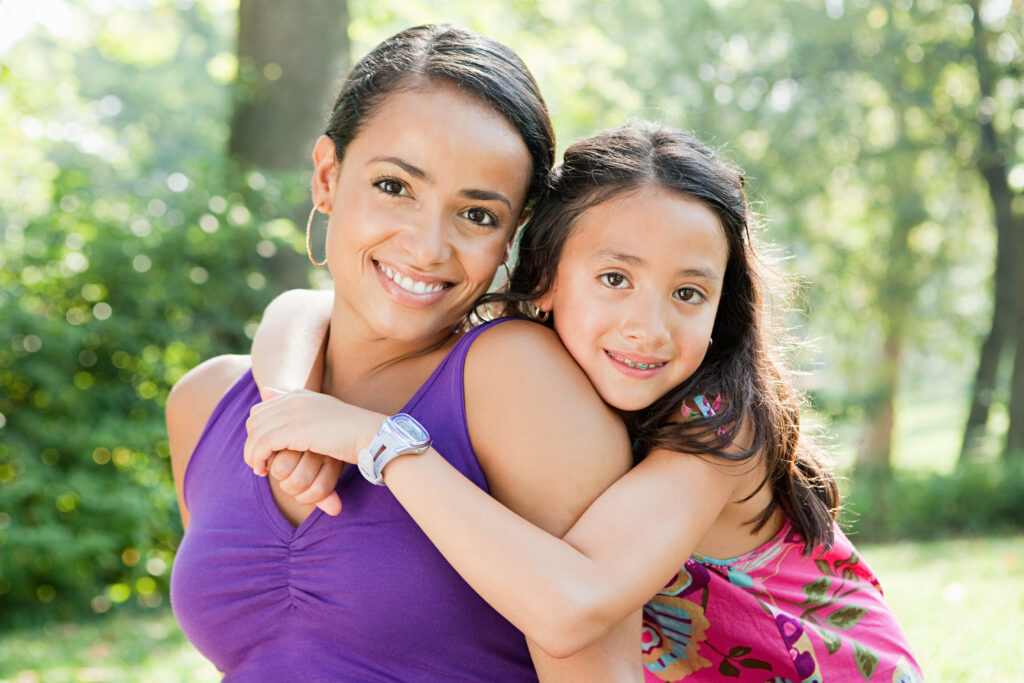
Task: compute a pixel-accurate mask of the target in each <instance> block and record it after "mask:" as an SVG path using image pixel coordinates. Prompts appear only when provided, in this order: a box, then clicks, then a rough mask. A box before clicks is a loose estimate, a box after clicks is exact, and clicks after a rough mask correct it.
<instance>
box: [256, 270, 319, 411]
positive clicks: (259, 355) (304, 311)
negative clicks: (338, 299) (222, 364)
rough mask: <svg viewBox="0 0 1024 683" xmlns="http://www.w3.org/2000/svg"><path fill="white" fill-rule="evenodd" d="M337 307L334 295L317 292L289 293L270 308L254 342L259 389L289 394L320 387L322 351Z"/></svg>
mask: <svg viewBox="0 0 1024 683" xmlns="http://www.w3.org/2000/svg"><path fill="white" fill-rule="evenodd" d="M333 306H334V292H332V291H326V290H314V289H292V290H289V291H287V292H284V293H283V294H279V295H278V296H277V297H275V298H274V300H273V301H271V302H270V303H269V304H268V305H267V308H266V310H265V311H263V319H262V320H261V321H260V325H259V327H258V328H257V329H256V336H254V337H253V340H252V376H253V379H255V380H256V386H258V387H260V388H263V387H276V388H278V389H283V390H285V391H289V390H291V389H302V388H306V389H312V390H314V391H316V390H318V389H319V388H320V386H319V378H320V376H321V374H322V371H323V365H322V364H323V354H321V353H320V349H321V348H323V345H324V341H325V339H326V337H327V327H328V325H329V323H330V321H331V308H332V307H333Z"/></svg>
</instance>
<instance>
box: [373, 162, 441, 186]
mask: <svg viewBox="0 0 1024 683" xmlns="http://www.w3.org/2000/svg"><path fill="white" fill-rule="evenodd" d="M378 161H384V162H387V163H389V164H394V165H395V166H398V167H399V168H401V169H402V170H403V171H405V172H406V173H408V174H409V175H411V176H412V177H413V178H416V180H422V181H424V182H427V183H432V182H434V179H433V178H431V177H430V174H429V173H427V172H426V171H424V170H423V169H422V168H420V167H419V166H413V165H412V164H410V163H409V162H408V161H406V160H404V159H399V158H398V157H374V158H372V159H370V163H371V164H372V163H375V162H378Z"/></svg>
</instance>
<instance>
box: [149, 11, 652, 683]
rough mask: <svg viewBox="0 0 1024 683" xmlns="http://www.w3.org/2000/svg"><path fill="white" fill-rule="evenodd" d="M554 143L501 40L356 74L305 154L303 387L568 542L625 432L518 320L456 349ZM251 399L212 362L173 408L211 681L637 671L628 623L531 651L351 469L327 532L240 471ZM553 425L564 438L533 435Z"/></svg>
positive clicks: (398, 50)
mask: <svg viewBox="0 0 1024 683" xmlns="http://www.w3.org/2000/svg"><path fill="white" fill-rule="evenodd" d="M553 148H554V141H553V138H552V133H551V126H550V122H549V120H548V116H547V111H546V109H545V107H544V103H543V100H542V99H541V97H540V94H539V92H538V91H537V88H536V84H535V83H534V81H533V79H532V77H531V76H530V74H529V72H528V71H527V70H526V67H525V66H524V65H523V64H522V62H521V61H519V59H518V58H517V57H516V56H515V54H514V53H512V52H511V51H510V50H509V49H508V48H506V47H505V46H504V45H501V44H499V43H497V42H495V41H493V40H490V39H488V38H485V37H483V36H480V35H478V34H475V33H473V32H471V31H466V30H463V29H456V28H452V27H444V26H441V27H437V26H424V27H418V28H414V29H409V30H407V31H403V32H401V33H399V34H397V35H396V36H394V37H392V38H391V39H389V40H387V41H385V42H384V43H382V44H381V45H379V46H378V47H377V48H375V49H374V50H373V51H372V52H371V53H370V54H368V55H367V56H366V57H365V58H364V59H362V60H361V61H360V62H359V63H358V64H357V65H356V66H355V67H354V68H353V70H352V72H351V73H350V74H349V77H348V79H347V80H346V82H345V84H344V86H343V88H342V91H341V94H340V95H339V96H338V99H337V101H336V103H335V106H334V111H333V113H332V115H331V119H330V121H329V123H328V126H327V132H326V134H325V135H324V136H322V137H321V138H320V139H319V140H318V141H317V144H316V148H315V149H314V151H313V162H314V171H313V183H312V191H313V201H314V207H315V208H314V213H315V212H316V211H317V210H319V211H321V212H323V213H326V214H328V215H329V221H328V237H327V255H326V263H327V264H328V265H329V266H330V270H331V273H332V275H333V279H334V288H333V304H332V309H331V312H330V321H331V322H330V336H329V339H328V340H327V342H326V344H325V348H324V352H323V355H322V357H321V363H320V365H319V367H318V371H317V373H316V376H315V382H314V383H313V384H314V385H315V386H316V387H317V388H318V389H320V390H322V391H324V392H325V394H324V395H325V396H334V397H337V398H338V399H341V400H344V401H347V402H349V403H351V404H354V405H357V406H362V407H363V408H366V409H370V410H374V411H380V412H384V413H388V414H391V413H398V412H400V411H401V412H403V413H407V414H408V415H407V417H406V418H405V419H403V420H401V421H400V423H399V424H398V427H400V428H401V429H404V431H382V433H381V438H382V439H385V440H386V445H387V447H388V449H390V450H387V451H386V452H387V453H389V454H391V455H397V454H399V453H407V452H415V451H416V450H417V449H422V447H423V445H424V443H425V439H426V438H427V437H426V433H429V436H430V437H432V438H433V441H434V443H436V444H437V446H438V448H439V449H441V450H442V451H443V452H444V453H445V456H446V457H447V458H449V461H450V462H451V463H452V466H453V467H454V468H455V471H456V472H459V473H461V474H460V476H462V475H465V476H466V477H468V479H466V480H465V481H472V482H474V483H475V484H476V485H477V486H480V487H481V488H482V489H484V490H488V487H489V491H490V493H491V494H492V495H494V496H495V498H496V499H497V500H499V501H501V502H502V503H503V504H504V505H506V506H508V509H510V510H514V511H515V512H516V513H517V514H518V515H522V517H523V518H524V519H528V520H530V521H531V522H532V523H534V524H536V525H537V526H538V528H541V529H545V530H546V531H547V532H550V533H552V534H554V535H556V536H560V535H562V534H563V533H565V531H567V530H568V528H569V527H570V526H571V524H572V522H573V521H575V520H576V519H577V518H578V517H579V516H580V514H582V512H583V510H585V509H586V507H587V506H588V505H589V504H590V503H591V502H592V501H593V500H594V499H595V498H596V497H597V495H598V494H599V493H600V492H601V491H602V490H603V489H604V488H606V487H607V486H608V485H609V484H610V483H611V482H612V481H614V480H615V479H616V478H617V477H618V476H620V475H621V474H622V473H624V472H625V471H626V469H627V468H628V466H629V463H628V457H627V448H628V440H627V436H626V433H625V430H624V429H622V426H621V424H620V423H619V422H618V421H617V420H616V419H615V416H614V414H612V413H611V412H610V411H609V409H608V408H607V407H606V406H605V405H604V404H603V403H602V402H601V401H600V399H599V398H598V396H597V395H596V394H595V393H594V392H593V390H592V389H591V388H590V386H589V384H588V383H587V381H586V377H585V376H584V375H583V374H582V373H581V372H580V371H579V368H578V367H577V366H576V365H575V364H574V363H573V362H572V359H571V357H569V356H568V354H566V353H565V352H564V350H563V349H562V347H561V345H560V344H559V343H558V340H557V338H556V336H555V334H554V333H553V332H552V331H550V330H547V329H544V328H543V327H541V326H538V325H534V324H532V323H529V322H524V321H515V322H510V323H505V324H500V325H495V326H492V327H491V328H488V329H482V328H478V329H476V330H472V331H470V332H466V333H464V334H461V333H459V332H458V331H459V330H460V329H461V328H462V326H461V321H463V320H464V319H465V317H466V316H467V314H468V313H469V311H470V309H471V307H472V306H473V304H474V302H476V300H477V299H478V298H479V297H480V295H481V294H483V293H484V292H485V291H486V290H487V288H488V286H489V285H490V283H491V281H492V279H493V278H494V274H495V271H496V269H497V268H498V264H499V263H500V262H501V261H502V259H503V258H504V257H505V255H506V253H507V249H508V246H509V243H510V240H511V239H512V237H513V234H514V230H515V227H516V225H517V224H518V223H519V222H520V221H521V220H522V219H523V217H524V216H525V215H526V213H527V211H528V208H529V206H531V204H532V202H533V199H534V197H535V196H536V194H537V192H538V190H539V189H540V187H541V184H542V182H543V181H544V179H545V178H546V177H547V175H548V172H549V170H550V165H551V162H552V160H553ZM313 218H314V215H313V214H311V215H310V222H311V223H312V219H313ZM470 350H472V353H469V352H470ZM550 380H554V381H555V382H556V383H557V386H556V387H555V388H553V389H552V388H549V387H547V386H546V383H547V382H548V381H550ZM538 395H542V396H543V398H541V399H539V400H538V399H537V398H536V397H537V396H538ZM258 402H259V395H258V391H257V389H256V385H255V384H254V382H253V378H252V374H251V373H250V371H249V360H248V358H246V357H243V356H223V357H220V358H215V359H213V360H210V361H207V362H206V363H203V364H202V365H200V366H198V367H196V368H194V369H193V370H192V371H190V372H189V373H188V374H187V375H186V376H185V377H184V378H182V379H181V381H180V382H179V383H178V384H177V385H176V386H175V388H174V391H173V392H172V394H171V396H170V398H169V399H168V403H167V425H168V432H169V436H170V444H171V454H172V465H173V468H174V475H175V483H176V485H177V487H178V494H179V503H180V505H181V513H182V521H183V522H184V525H185V527H186V531H185V536H184V538H183V540H182V544H181V547H180V549H179V551H178V554H177V557H176V559H175V563H174V569H173V573H172V577H171V600H172V605H173V607H174V611H175V615H176V616H177V618H178V620H179V622H180V623H181V625H182V628H183V630H184V631H185V633H186V635H187V636H188V637H189V639H190V640H191V641H192V642H193V643H194V644H195V645H196V647H197V648H198V649H199V650H200V651H201V652H202V653H203V654H205V655H206V656H207V657H208V658H209V659H210V660H212V661H213V663H214V664H215V665H216V666H217V668H218V669H219V670H221V671H222V672H224V673H225V674H226V679H225V680H231V681H245V680H259V681H283V680H300V681H314V680H331V681H336V680H345V681H353V680H359V681H367V680H392V681H393V680H406V681H410V680H415V681H453V680H474V681H493V680H500V681H529V680H536V679H537V672H539V673H540V674H541V675H543V676H545V677H547V678H551V679H555V680H557V679H566V678H570V677H573V676H579V677H584V678H588V677H589V678H593V676H594V674H593V673H592V672H593V671H595V670H596V671H602V672H603V671H605V670H608V669H609V668H610V670H611V671H612V675H613V676H616V677H617V676H619V674H620V673H621V677H622V678H624V679H628V678H636V677H637V676H638V674H639V670H640V668H639V653H638V652H637V651H636V648H635V634H636V629H638V628H639V613H637V614H636V615H630V616H629V617H627V619H625V620H624V623H623V626H621V627H617V629H615V630H613V632H610V634H609V636H608V638H606V639H605V640H604V642H602V643H600V644H597V645H595V648H594V650H593V651H592V652H591V653H589V654H586V653H581V656H580V657H577V658H572V659H570V660H556V659H554V658H552V657H550V656H548V655H546V654H545V653H544V652H543V651H542V650H540V649H538V648H535V647H531V650H530V651H529V652H528V650H527V647H528V646H527V643H526V642H525V640H524V639H523V636H522V634H520V633H519V632H518V631H516V630H515V628H514V627H512V625H510V624H509V623H508V622H507V621H506V620H504V619H503V618H502V617H501V616H500V615H499V614H498V613H497V612H495V611H494V610H493V609H491V608H490V607H489V606H488V605H487V604H486V603H485V602H484V601H483V600H482V599H481V598H480V597H479V596H478V595H477V594H475V593H474V592H473V591H472V590H471V589H470V588H469V586H467V585H466V584H465V582H464V581H463V580H462V579H460V578H459V576H458V575H457V574H456V573H455V572H454V570H453V569H452V568H451V567H450V566H449V565H448V563H446V562H445V561H444V558H443V557H442V556H441V555H440V554H439V553H438V552H437V550H436V549H435V548H434V547H433V546H432V545H431V544H430V542H429V540H428V539H427V538H426V536H424V535H423V533H422V532H421V531H420V530H419V529H418V528H417V527H416V525H415V524H414V523H413V522H412V520H411V519H409V517H408V515H406V514H405V513H404V512H403V511H402V510H401V508H400V507H399V506H398V505H397V503H396V502H395V501H394V499H393V498H392V497H391V495H390V494H389V493H388V492H387V491H386V490H384V489H381V488H378V487H376V486H373V485H372V484H369V483H368V482H364V481H361V480H360V481H354V477H352V476H348V475H350V474H354V471H353V472H350V473H347V475H346V476H347V478H346V479H345V480H344V482H343V488H344V491H345V496H346V499H345V502H346V508H347V509H346V514H345V515H344V516H340V517H329V516H325V515H323V514H322V512H321V511H319V510H314V509H313V508H312V506H308V505H303V504H301V503H299V502H297V501H296V500H295V499H293V498H292V497H290V496H287V495H285V494H283V493H282V490H281V488H280V487H279V486H278V484H277V482H275V481H268V480H267V479H261V478H259V477H255V476H253V474H252V472H251V471H250V470H249V469H248V468H247V467H245V464H244V462H243V460H242V446H243V442H244V439H245V420H246V418H247V417H248V415H249V411H250V408H251V407H252V406H253V405H254V404H256V403H258ZM478 406H486V407H487V410H483V409H480V408H478ZM491 409H493V410H495V411H498V414H500V415H501V416H502V419H500V420H498V419H495V417H494V414H492V412H491ZM556 411H557V412H559V413H560V415H561V417H562V422H563V425H565V426H567V427H568V428H569V431H568V432H566V431H564V430H563V429H562V428H561V426H558V425H554V424H552V423H550V422H549V421H547V420H545V419H543V418H544V417H545V416H546V415H550V414H552V413H554V412H556ZM378 426H380V425H378ZM581 432H586V433H585V434H584V435H583V436H582V438H581V437H580V435H579V433H581ZM470 438H472V442H470ZM580 445H582V447H583V449H584V450H582V451H577V450H576V449H575V448H574V447H575V446H580ZM569 475H572V476H571V478H570V476H569ZM474 488H475V487H474ZM477 490H481V489H477ZM503 509H505V508H503ZM630 620H632V623H631V622H630ZM531 655H532V659H531ZM535 666H536V670H537V672H535V671H534V667H535ZM616 667H619V668H618V669H617V668H616ZM602 675H603V674H602Z"/></svg>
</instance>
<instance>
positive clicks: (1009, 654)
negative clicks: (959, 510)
mask: <svg viewBox="0 0 1024 683" xmlns="http://www.w3.org/2000/svg"><path fill="white" fill-rule="evenodd" d="M859 550H860V551H861V553H862V554H863V556H864V557H865V558H866V560H867V562H868V563H869V564H870V565H871V567H872V569H874V570H875V573H876V574H877V575H878V577H879V580H880V581H881V583H882V588H883V590H884V591H885V596H886V599H887V600H888V601H889V604H890V605H892V608H893V610H894V611H895V612H896V615H897V617H899V619H900V623H901V624H902V625H903V630H904V631H905V632H906V634H907V638H908V639H909V641H910V644H911V647H912V648H913V649H914V653H915V655H916V656H917V659H918V662H919V663H920V664H921V667H922V668H923V670H924V674H925V678H926V679H927V680H929V681H986V683H1000V682H1002V681H1005V682H1009V681H1020V680H1021V673H1020V653H1021V634H1024V581H1021V578H1020V577H1021V576H1022V574H1024V535H1018V536H1012V537H1005V538H974V539H959V540H947V541H933V542H926V543H910V542H906V543H892V544H887V545H873V546H864V547H861V548H859Z"/></svg>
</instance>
